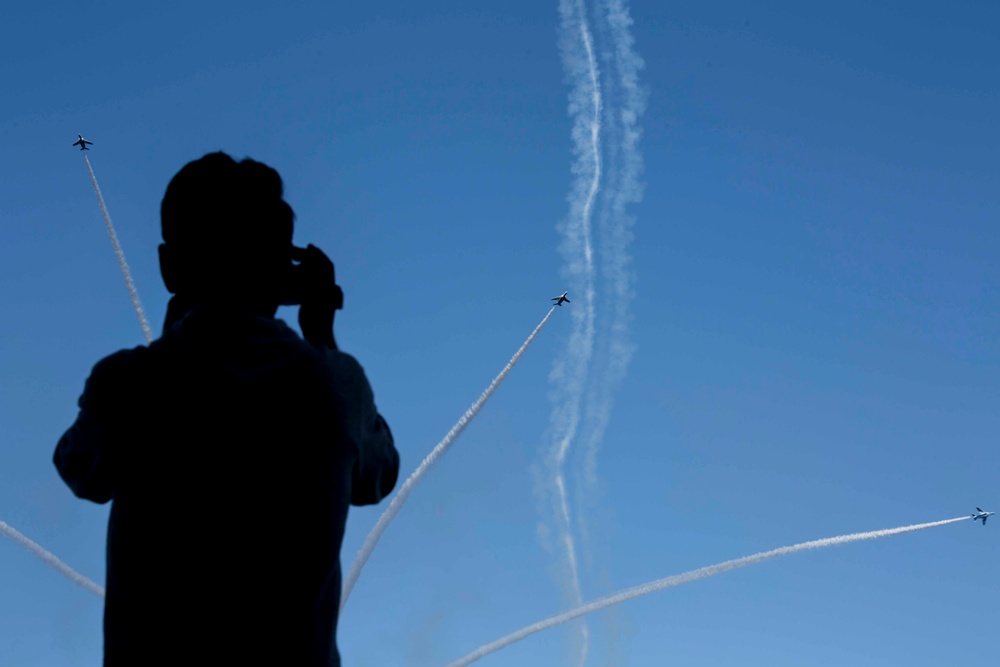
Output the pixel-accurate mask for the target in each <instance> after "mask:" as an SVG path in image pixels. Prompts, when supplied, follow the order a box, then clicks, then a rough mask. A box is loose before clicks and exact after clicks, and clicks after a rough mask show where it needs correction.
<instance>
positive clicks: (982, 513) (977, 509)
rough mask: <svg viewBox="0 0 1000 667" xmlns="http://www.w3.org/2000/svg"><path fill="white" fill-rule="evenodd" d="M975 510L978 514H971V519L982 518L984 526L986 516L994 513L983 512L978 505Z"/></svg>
mask: <svg viewBox="0 0 1000 667" xmlns="http://www.w3.org/2000/svg"><path fill="white" fill-rule="evenodd" d="M976 511H977V512H978V514H973V515H972V520H973V521H978V520H979V519H982V520H983V525H984V526H985V525H986V517H988V516H992V515H994V514H996V512H985V511H983V510H982V509H981V508H979V507H977V508H976Z"/></svg>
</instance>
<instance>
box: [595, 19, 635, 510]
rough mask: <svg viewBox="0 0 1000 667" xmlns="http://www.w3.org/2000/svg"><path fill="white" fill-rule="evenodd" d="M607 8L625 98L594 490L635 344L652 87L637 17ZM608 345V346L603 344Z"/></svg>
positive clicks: (614, 176) (611, 216)
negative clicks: (636, 242)
mask: <svg viewBox="0 0 1000 667" xmlns="http://www.w3.org/2000/svg"><path fill="white" fill-rule="evenodd" d="M604 9H605V12H606V18H607V22H608V27H609V30H608V32H609V35H610V39H611V43H612V45H611V46H612V62H613V69H614V71H615V73H616V75H617V80H616V82H615V83H616V89H617V90H616V93H617V95H616V97H618V98H620V99H621V104H620V105H619V106H618V107H616V108H614V109H613V112H614V115H613V116H612V117H611V118H609V122H608V127H609V134H610V135H611V142H613V146H612V148H613V150H611V151H610V153H611V156H612V159H611V162H612V164H611V165H609V169H608V181H609V183H608V185H607V187H606V188H605V200H606V207H605V209H604V210H603V211H602V212H601V215H600V216H599V221H598V223H599V227H600V231H601V234H600V239H601V241H600V246H601V260H602V261H601V273H602V278H603V279H604V280H605V281H606V282H607V284H608V289H607V294H608V305H607V307H608V310H609V311H610V312H609V314H608V318H607V320H608V322H607V324H608V326H607V333H608V342H607V345H606V354H607V358H606V360H605V363H604V365H603V368H602V369H601V370H602V372H601V373H600V374H599V375H600V378H599V379H598V378H596V377H595V382H594V383H592V386H593V388H594V390H593V392H592V393H591V394H590V395H589V396H588V404H587V414H588V415H589V416H590V420H589V423H588V427H589V428H588V431H589V433H588V436H587V438H586V443H585V445H584V447H583V454H584V475H583V477H584V482H585V485H586V486H587V487H589V488H590V489H591V490H592V489H593V487H594V486H595V485H596V482H597V453H598V449H599V447H600V443H601V440H602V439H603V437H604V432H605V430H606V428H607V426H608V422H609V421H610V419H611V411H612V408H613V407H614V399H613V395H614V393H615V391H616V390H617V389H618V387H619V386H620V385H621V383H622V381H623V380H624V378H625V374H626V371H627V370H628V365H629V362H630V361H631V359H632V353H633V351H634V346H633V345H632V344H631V342H630V341H629V332H628V327H629V321H630V319H631V315H630V309H629V307H630V305H631V302H632V298H633V294H632V273H631V270H630V268H629V267H630V264H631V257H630V256H629V253H628V246H629V245H630V243H631V241H632V237H633V235H632V231H631V228H632V225H633V224H634V218H633V217H631V216H630V215H628V213H627V207H628V206H629V205H630V204H634V203H637V202H639V201H641V200H642V183H641V182H640V180H639V177H640V174H641V173H642V168H643V162H642V155H641V153H640V152H639V149H638V143H639V139H640V137H641V135H642V133H641V129H640V128H639V125H638V122H639V118H640V117H641V116H642V113H643V112H644V111H645V106H646V92H645V90H643V89H642V88H641V87H640V86H639V70H640V69H642V67H643V66H644V63H643V61H642V58H641V57H640V56H639V55H638V54H637V53H636V52H635V48H634V45H635V40H634V39H633V37H632V35H631V33H630V31H629V27H630V26H631V25H632V23H633V21H632V19H631V17H630V16H629V13H628V8H627V7H626V6H625V3H624V0H605V2H604ZM602 347H603V346H602Z"/></svg>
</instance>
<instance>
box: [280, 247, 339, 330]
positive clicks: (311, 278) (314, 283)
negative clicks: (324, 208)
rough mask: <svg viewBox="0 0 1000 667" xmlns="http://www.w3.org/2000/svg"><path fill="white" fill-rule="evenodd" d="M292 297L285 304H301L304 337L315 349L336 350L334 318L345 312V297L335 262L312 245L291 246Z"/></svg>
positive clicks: (300, 325)
mask: <svg viewBox="0 0 1000 667" xmlns="http://www.w3.org/2000/svg"><path fill="white" fill-rule="evenodd" d="M292 260H293V261H295V262H298V265H297V266H293V267H292V271H291V280H290V283H291V284H290V294H289V295H288V300H286V301H285V303H291V304H294V303H298V304H300V306H299V327H300V328H301V329H302V337H303V338H305V339H306V340H307V341H309V342H310V343H312V344H313V345H317V346H322V347H329V348H331V349H334V350H336V349H337V343H336V341H335V340H334V337H333V318H334V314H335V313H336V311H338V310H340V309H341V308H343V305H344V293H343V291H342V290H341V289H340V286H338V285H337V281H336V277H335V274H334V268H333V262H331V261H330V258H329V257H327V256H326V254H325V253H324V252H323V251H322V250H320V249H319V248H317V247H316V246H314V245H312V244H310V245H308V246H306V247H305V248H298V247H295V246H292Z"/></svg>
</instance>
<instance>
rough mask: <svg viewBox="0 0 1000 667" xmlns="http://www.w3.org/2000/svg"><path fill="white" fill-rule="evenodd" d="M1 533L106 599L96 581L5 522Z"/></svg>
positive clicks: (1, 527) (76, 582) (75, 582)
mask: <svg viewBox="0 0 1000 667" xmlns="http://www.w3.org/2000/svg"><path fill="white" fill-rule="evenodd" d="M0 533H3V534H4V535H6V536H7V537H9V538H10V539H12V540H14V541H15V542H17V543H18V544H20V545H21V546H22V547H24V548H25V549H27V550H28V551H30V552H31V553H32V554H33V555H34V556H36V557H38V558H39V559H41V560H43V561H45V562H46V563H48V564H49V565H51V566H52V567H54V568H55V569H57V570H59V571H60V572H61V573H63V574H64V575H66V576H67V577H69V580H70V581H72V582H73V583H74V584H76V585H77V586H82V587H83V588H86V589H87V590H88V591H90V592H91V593H93V594H95V595H97V596H99V597H102V598H103V597H104V588H103V587H101V586H100V585H98V584H97V583H95V582H94V581H92V580H90V579H88V578H87V577H85V576H83V575H82V574H80V573H79V572H77V571H76V570H74V569H73V568H71V567H70V566H69V565H67V564H66V563H64V562H62V561H61V560H59V559H58V558H56V557H55V555H53V554H52V553H51V552H49V551H46V550H45V549H43V548H42V547H41V546H39V545H38V543H36V542H34V541H32V540H30V539H28V538H27V537H25V536H24V535H22V534H21V533H19V532H18V531H16V530H14V528H12V527H11V526H10V525H8V524H6V523H4V522H3V521H0Z"/></svg>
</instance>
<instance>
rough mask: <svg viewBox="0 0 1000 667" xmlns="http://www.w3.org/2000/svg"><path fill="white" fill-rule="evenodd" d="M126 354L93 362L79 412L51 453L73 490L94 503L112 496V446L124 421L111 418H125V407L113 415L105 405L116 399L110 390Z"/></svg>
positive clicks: (101, 501) (113, 386)
mask: <svg viewBox="0 0 1000 667" xmlns="http://www.w3.org/2000/svg"><path fill="white" fill-rule="evenodd" d="M126 354H128V353H127V352H126V351H122V352H118V353H116V354H113V355H111V356H110V357H107V358H106V359H103V360H101V361H100V362H98V364H97V365H96V366H94V370H93V371H91V374H90V377H89V378H87V383H86V385H85V386H84V389H83V394H82V395H81V396H80V400H79V406H80V413H79V414H78V415H77V417H76V421H75V422H73V425H72V426H70V427H69V429H68V430H67V431H66V432H65V433H64V434H63V436H62V438H60V439H59V444H58V445H56V451H55V454H54V455H53V457H52V459H53V462H54V463H55V466H56V469H57V470H58V471H59V476H60V477H62V479H63V481H64V482H66V485H67V486H69V488H70V489H71V490H72V491H73V493H74V494H76V496H78V497H80V498H85V499H86V500H92V501H94V502H95V503H106V502H108V501H109V500H111V498H112V497H113V496H114V475H113V458H114V450H115V448H116V444H117V443H116V441H117V440H118V438H119V435H118V434H119V433H121V432H122V430H123V428H122V427H123V426H124V424H120V423H113V422H112V419H114V418H118V419H124V418H125V417H124V412H125V411H124V410H121V411H115V412H117V415H116V414H115V412H112V411H110V410H108V409H107V407H108V406H110V405H114V404H115V403H116V401H115V399H114V397H113V396H112V395H110V392H113V391H115V390H116V389H118V387H116V376H119V375H120V374H119V369H120V367H121V366H122V364H123V363H124V361H125V355H126ZM125 390H126V391H127V388H125ZM119 391H120V390H119Z"/></svg>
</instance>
